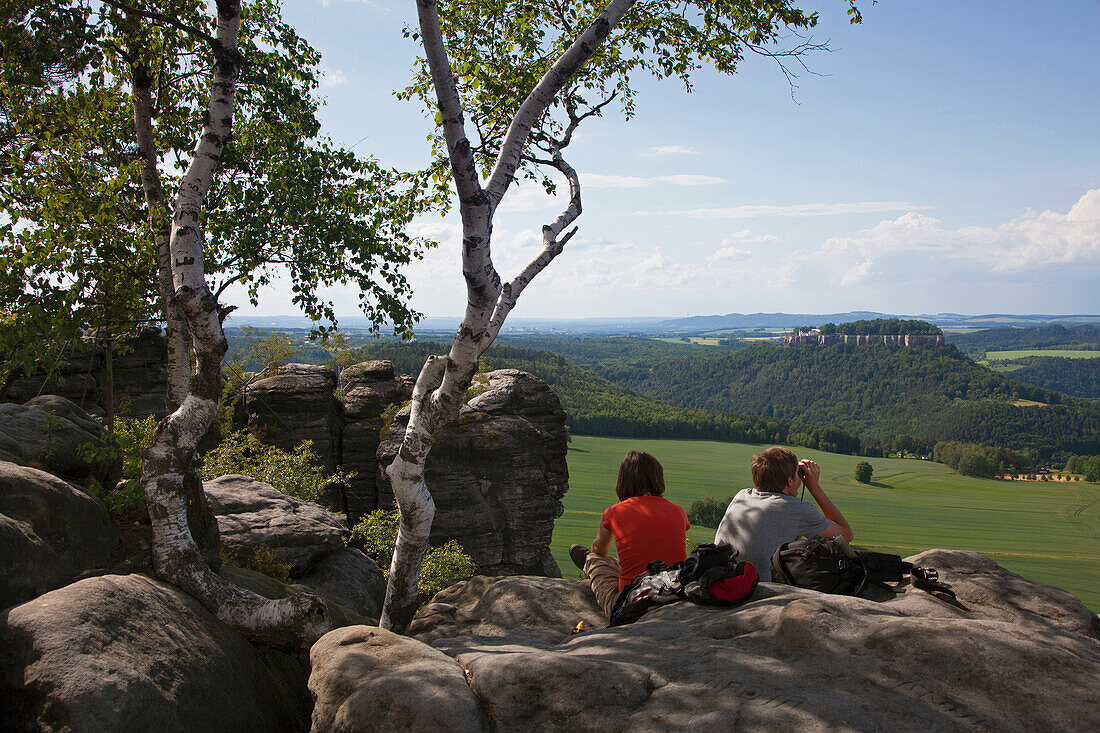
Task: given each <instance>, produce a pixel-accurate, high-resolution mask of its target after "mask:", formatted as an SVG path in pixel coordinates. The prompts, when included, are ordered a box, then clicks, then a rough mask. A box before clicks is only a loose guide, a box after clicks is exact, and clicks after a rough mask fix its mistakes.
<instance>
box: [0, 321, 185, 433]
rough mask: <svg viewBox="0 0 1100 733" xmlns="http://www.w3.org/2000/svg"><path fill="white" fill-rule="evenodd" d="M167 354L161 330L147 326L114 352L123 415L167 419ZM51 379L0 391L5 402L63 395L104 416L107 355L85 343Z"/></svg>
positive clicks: (27, 378) (15, 381) (33, 378)
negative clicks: (39, 396) (40, 396)
mask: <svg viewBox="0 0 1100 733" xmlns="http://www.w3.org/2000/svg"><path fill="white" fill-rule="evenodd" d="M167 355H168V349H167V346H166V344H165V341H164V336H162V335H161V333H160V329H158V328H155V327H147V328H142V329H140V330H139V331H138V332H137V333H136V334H135V335H134V336H132V337H130V338H127V339H123V340H122V341H121V342H120V343H118V344H117V345H116V346H115V347H114V354H113V372H114V396H115V405H116V409H118V412H119V414H125V415H130V416H133V417H145V416H146V415H155V416H156V417H157V419H158V420H159V419H160V418H162V417H164V412H165V393H166V391H167V384H168V382H167V379H168V377H167V369H166V367H165V364H166V362H167V358H168V356H167ZM46 371H47V372H48V373H46V374H25V375H16V376H15V377H14V378H12V379H11V380H9V381H8V383H7V384H5V385H3V387H2V388H0V398H2V401H4V402H19V403H23V402H27V401H28V400H31V399H33V398H34V397H37V396H38V395H60V396H61V397H65V398H66V399H69V400H71V401H73V402H75V403H76V404H77V405H80V406H81V407H82V408H83V409H84V410H85V411H87V412H89V413H92V414H98V415H103V414H105V410H104V400H105V399H106V389H107V365H106V353H105V351H104V349H103V347H102V346H96V345H93V344H86V345H85V346H84V347H83V348H81V349H79V350H77V351H74V352H65V353H63V354H62V356H61V357H60V358H59V359H58V360H57V363H56V365H52V368H50V365H47V369H46Z"/></svg>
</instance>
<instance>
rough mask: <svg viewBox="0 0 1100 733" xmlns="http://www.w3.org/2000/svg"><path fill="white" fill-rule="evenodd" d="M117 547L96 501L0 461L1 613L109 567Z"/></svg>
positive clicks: (106, 517)
mask: <svg viewBox="0 0 1100 733" xmlns="http://www.w3.org/2000/svg"><path fill="white" fill-rule="evenodd" d="M120 543H121V538H120V537H119V534H118V531H117V530H116V529H115V526H114V524H113V523H112V522H111V518H110V515H108V513H107V508H106V507H105V506H103V503H102V502H101V501H100V500H99V499H97V498H95V497H93V496H90V495H88V494H86V493H84V492H83V491H80V490H79V489H77V488H75V487H74V486H72V485H71V484H68V483H66V482H65V481H62V480H61V479H59V478H57V477H56V476H54V475H52V474H49V473H46V472H45V471H39V470H38V469H35V468H27V467H25V466H18V465H16V464H14V463H9V462H6V461H0V608H6V607H8V606H11V605H14V604H16V603H22V602H23V601H26V600H29V599H31V598H34V597H35V596H37V595H39V594H41V593H45V592H47V591H50V590H53V589H54V588H59V587H61V586H62V585H64V584H66V583H68V582H69V581H71V580H72V579H73V578H75V577H76V576H77V575H79V574H80V573H81V572H83V571H85V570H87V569H89V568H94V567H104V566H107V565H109V563H110V562H111V560H112V559H113V556H114V553H115V552H116V550H118V548H119V546H120Z"/></svg>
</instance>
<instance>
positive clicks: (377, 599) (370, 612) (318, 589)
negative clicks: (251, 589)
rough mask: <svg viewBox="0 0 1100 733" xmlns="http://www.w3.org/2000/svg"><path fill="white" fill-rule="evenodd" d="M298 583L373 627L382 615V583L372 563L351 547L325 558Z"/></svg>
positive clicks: (384, 594)
mask: <svg viewBox="0 0 1100 733" xmlns="http://www.w3.org/2000/svg"><path fill="white" fill-rule="evenodd" d="M298 582H299V583H301V584H302V585H304V586H307V587H308V588H310V589H311V590H312V591H313V592H314V593H317V594H318V595H320V596H322V597H324V598H325V599H326V600H329V601H333V602H335V603H338V604H340V605H341V606H344V607H345V608H348V609H350V610H351V611H354V612H355V613H357V614H359V615H360V616H363V617H366V618H369V619H375V623H377V619H378V617H379V616H381V615H382V601H383V599H385V597H386V579H385V578H384V577H383V576H382V571H381V570H380V569H379V567H378V565H377V564H376V563H375V562H374V560H371V559H370V558H369V557H367V556H366V555H364V554H363V553H362V552H360V551H359V550H356V549H354V548H352V547H341V548H340V549H338V550H335V551H333V552H330V553H329V554H327V555H325V556H324V557H323V558H321V560H320V561H319V562H317V563H316V564H315V565H314V566H313V568H312V569H311V570H310V572H309V574H308V575H305V576H303V577H301V578H299V579H298Z"/></svg>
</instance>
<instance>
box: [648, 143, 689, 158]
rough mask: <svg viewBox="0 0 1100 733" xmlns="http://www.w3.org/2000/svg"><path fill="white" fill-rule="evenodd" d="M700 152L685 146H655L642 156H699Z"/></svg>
mask: <svg viewBox="0 0 1100 733" xmlns="http://www.w3.org/2000/svg"><path fill="white" fill-rule="evenodd" d="M698 154H699V151H697V150H692V149H691V148H686V147H684V146H683V145H654V146H653V147H652V148H648V149H647V150H645V151H644V152H642V153H640V155H645V156H655V155H698Z"/></svg>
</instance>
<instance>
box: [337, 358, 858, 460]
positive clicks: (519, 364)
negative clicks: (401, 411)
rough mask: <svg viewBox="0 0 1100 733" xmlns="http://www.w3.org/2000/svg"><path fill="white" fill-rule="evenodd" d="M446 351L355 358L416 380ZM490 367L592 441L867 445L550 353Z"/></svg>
mask: <svg viewBox="0 0 1100 733" xmlns="http://www.w3.org/2000/svg"><path fill="white" fill-rule="evenodd" d="M657 348H658V349H661V346H660V345H659V344H658V345H657ZM671 348H673V349H675V348H677V347H675V346H672V347H671ZM446 350H447V348H446V347H445V346H443V345H441V344H436V343H430V342H417V343H411V344H408V343H395V342H389V343H377V344H371V345H368V346H363V347H360V348H359V349H356V351H355V359H356V360H357V361H358V360H362V359H389V360H390V361H392V362H393V364H394V368H395V370H396V371H397V372H398V373H406V374H416V373H417V372H418V371H419V369H420V367H421V365H422V364H423V363H424V359H425V357H427V356H428V355H429V354H442V353H446ZM483 361H484V363H485V366H486V368H488V369H522V370H524V371H528V372H531V373H532V374H534V375H536V376H537V377H539V378H540V379H542V380H543V381H545V382H546V383H547V384H548V385H550V387H551V388H552V389H553V390H554V392H556V393H557V395H558V397H559V399H561V402H562V407H564V408H565V412H566V414H567V415H568V419H567V421H566V422H567V424H568V425H569V428H570V430H572V431H575V432H577V433H582V434H585V435H603V436H611V437H631V438H680V439H708V440H724V441H732V442H739V443H788V444H791V445H800V446H805V447H807V448H816V449H818V450H824V451H829V452H833V453H852V452H856V451H858V450H859V447H860V442H859V439H858V438H857V437H855V436H854V435H852V434H850V433H846V432H844V431H842V430H837V429H835V428H831V427H814V426H808V425H804V424H800V423H797V422H794V421H791V420H783V419H775V418H764V417H753V416H749V415H740V414H730V413H727V412H720V411H715V410H705V409H693V408H690V407H684V406H681V405H675V404H666V403H663V402H660V401H658V400H655V399H652V398H647V397H644V396H641V395H637V394H634V393H633V392H631V391H630V390H628V389H625V388H623V387H621V386H618V385H616V384H613V383H612V382H610V381H608V380H607V379H604V378H603V377H600V376H599V375H596V374H594V373H592V372H591V371H589V370H587V369H583V368H581V367H578V366H576V365H573V364H570V363H569V362H568V361H567V360H566V359H565V358H563V357H561V356H559V355H557V354H552V353H549V352H547V351H532V350H528V349H520V348H515V347H512V346H507V345H502V344H497V345H494V346H493V347H492V348H491V349H490V350H489V351H488V352H487V353H486V354H485V356H484V357H483Z"/></svg>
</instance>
